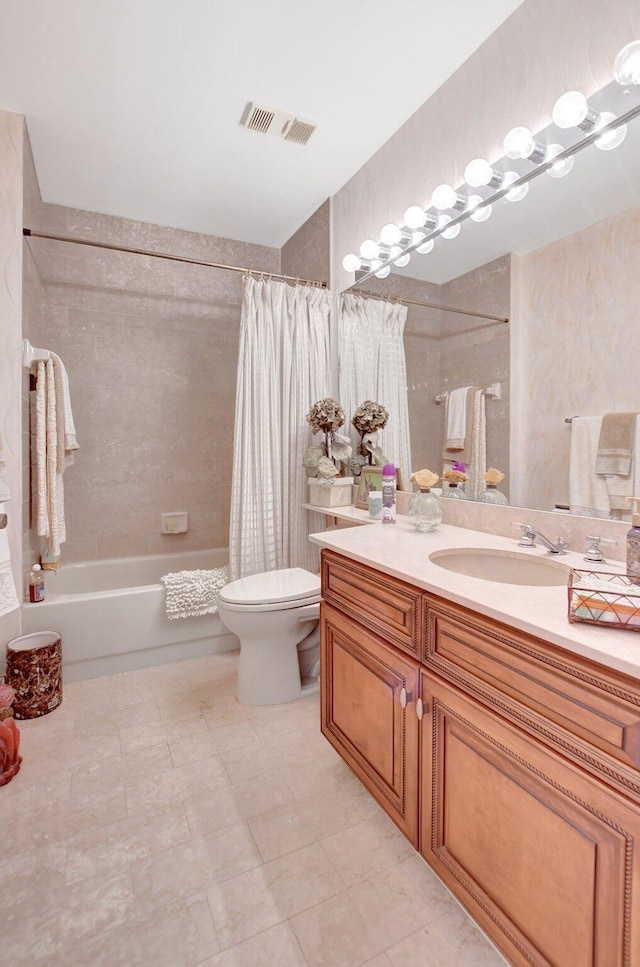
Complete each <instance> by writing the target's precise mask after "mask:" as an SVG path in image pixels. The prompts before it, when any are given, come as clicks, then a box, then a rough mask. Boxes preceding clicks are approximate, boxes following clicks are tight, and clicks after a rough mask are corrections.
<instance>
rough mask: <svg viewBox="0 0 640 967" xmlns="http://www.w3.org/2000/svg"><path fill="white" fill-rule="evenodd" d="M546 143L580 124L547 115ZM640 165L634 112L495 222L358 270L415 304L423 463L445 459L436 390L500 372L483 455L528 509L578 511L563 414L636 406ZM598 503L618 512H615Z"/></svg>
mask: <svg viewBox="0 0 640 967" xmlns="http://www.w3.org/2000/svg"><path fill="white" fill-rule="evenodd" d="M589 104H590V106H591V107H592V108H593V109H594V110H599V111H603V110H609V111H612V112H613V113H615V114H616V115H621V114H623V113H626V112H627V111H629V109H630V108H633V107H634V106H635V107H637V106H638V104H640V91H639V89H638V88H634V89H632V90H631V91H630V92H628V91H625V90H624V89H622V88H621V87H620V86H619V85H617V84H611V85H608V87H607V88H604V89H603V90H602V91H600V92H599V93H598V94H596V95H594V97H592V98H590V101H589ZM574 137H575V131H574ZM536 140H538V141H540V142H542V143H544V144H550V143H552V142H555V141H562V143H563V145H567V144H570V143H571V132H567V131H561V130H560V129H559V128H557V127H556V126H555V125H550V126H549V128H548V129H546V130H545V131H543V132H540V133H539V134H537V135H536ZM492 167H493V168H494V169H496V170H499V171H506V170H510V169H512V170H517V171H518V173H525V172H526V171H527V170H528V169H530V168H531V164H530V163H529V162H528V161H526V160H525V159H522V160H513V159H511V158H506V157H505V158H502V159H500V160H498V161H496V162H493V161H492ZM639 170H640V121H638V120H634V121H633V122H631V123H630V124H629V125H628V132H627V136H626V139H625V140H624V142H623V143H622V144H620V146H619V147H617V148H616V149H615V150H614V151H603V150H598V149H597V148H595V147H594V146H593V145H590V146H589V147H587V148H585V150H584V151H582V152H581V153H579V154H576V156H575V164H574V166H573V170H572V171H571V172H570V174H569V175H568V176H567V177H565V178H562V179H552V178H548V177H547V176H546V175H541V176H540V177H539V178H537V179H536V180H534V181H532V182H531V183H530V186H529V187H530V190H529V192H528V194H527V196H526V198H524V199H523V200H522V201H520V202H518V203H517V204H513V203H509V202H508V201H507V200H506V199H504V198H502V199H501V200H498V201H497V202H496V203H495V204H494V205H493V212H492V216H491V218H490V219H488V220H487V221H485V222H482V223H476V222H474V221H471V220H466V221H464V222H463V223H462V225H461V231H460V234H459V236H458V237H456V238H454V239H451V240H446V239H443V238H437V239H436V240H435V245H434V248H433V250H432V251H431V252H430V253H429V254H426V255H419V254H417V253H415V252H412V253H411V260H410V262H409V264H408V265H407V266H405V267H403V268H398V267H396V266H395V265H394V266H392V270H393V271H392V273H391V275H390V276H389V277H388V278H387V279H384V280H383V279H378V278H376V277H375V276H369V275H366V274H365V275H363V274H362V273H361V280H357V281H356V284H355V286H354V290H355V291H358V289H359V288H360V289H364V290H366V291H367V292H370V293H372V295H373V294H375V295H376V296H378V297H379V296H381V295H382V296H385V297H389V298H399V299H400V300H401V301H403V302H405V301H406V302H407V304H408V319H407V325H406V329H405V350H406V356H407V379H408V397H409V413H410V427H411V446H412V466H413V467H422V466H429V467H433V469H436V470H438V469H439V468H441V467H442V459H441V458H442V452H443V435H444V412H443V411H444V407H443V406H439V405H438V404H437V403H436V402H435V398H436V396H440V395H442V394H444V393H446V392H448V391H450V390H451V389H454V388H456V387H461V386H466V385H475V386H481V387H487V386H489V385H490V384H492V383H495V382H500V383H501V384H502V398H501V399H500V400H495V401H490V400H487V403H486V416H487V465H488V466H493V467H497V468H498V469H500V470H502V471H504V472H505V474H506V478H505V480H504V481H503V482H502V484H501V486H500V489H501V490H503V491H504V492H505V493H507V494H508V495H509V496H510V500H511V502H512V503H514V504H518V505H521V506H526V507H531V508H536V509H543V510H552V509H554V507H556V506H557V505H562V506H567V507H568V506H569V505H570V504H572V503H573V505H574V509H576V508H575V504H576V501H575V500H573V501H572V495H571V493H570V488H569V482H570V477H571V472H570V448H571V424H570V423H566V422H565V420H566V419H568V418H570V417H572V416H575V415H580V416H594V417H601V416H602V415H603V414H605V413H608V412H617V411H634V412H635V411H639V410H640V393H639V392H638V390H637V385H638V382H637V375H636V360H637V359H638V358H640V325H639V323H640V279H639V278H638V271H637V265H638V255H639V254H640V179H638V178H637V172H638V171H639ZM480 190H481V189H476V188H474V189H468V191H469V192H471V191H474V192H475V191H480ZM458 191H459V192H460V193H463V194H464V193H466V192H467V189H466V188H463V189H458ZM407 201H408V203H409V202H411V199H408V200H407ZM414 303H431V304H434V303H435V304H437V305H439V306H448V307H452V308H458V309H460V308H462V309H466V310H467V311H468V312H469V313H470V314H469V315H458V314H456V313H454V312H451V311H448V310H445V309H433V308H429V307H426V306H424V305H421V304H417V305H416V304H414ZM483 315H492V316H494V317H496V318H495V319H486V318H483V317H482V316H483ZM501 317H502V318H505V317H508V318H509V320H510V321H509V323H508V324H505V323H504V322H499V321H497V320H498V319H499V318H501ZM638 456H639V457H640V454H639V455H638ZM636 462H637V463H638V465H639V468H638V469H640V459H639V460H638V461H636ZM628 483H629V485H632V484H633V480H630V481H628ZM638 484H639V485H640V476H639V479H638ZM594 503H597V501H594ZM614 503H615V502H614ZM590 509H591V511H592V512H593V514H594V515H595V516H609V512H610V508H604V507H602V506H599V507H598V506H592V507H591V508H590ZM585 510H587V508H584V507H583V512H584V511H585ZM611 512H612V516H621V515H622V516H625V517H626V515H625V514H624V513H622V512H621V511H618V510H616V509H615V508H611Z"/></svg>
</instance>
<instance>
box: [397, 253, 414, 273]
mask: <svg viewBox="0 0 640 967" xmlns="http://www.w3.org/2000/svg"><path fill="white" fill-rule="evenodd" d="M410 261H411V255H410V254H409V253H406V254H405V255H401V256H400V258H399V259H396V260H395V262H394V263H393V264H394V265H397V266H398V268H399V269H402V268H404V266H405V265H408V264H409V262H410Z"/></svg>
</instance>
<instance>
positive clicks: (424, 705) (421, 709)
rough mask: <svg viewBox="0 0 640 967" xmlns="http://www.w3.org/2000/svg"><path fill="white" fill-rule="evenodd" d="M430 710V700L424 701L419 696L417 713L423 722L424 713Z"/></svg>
mask: <svg viewBox="0 0 640 967" xmlns="http://www.w3.org/2000/svg"><path fill="white" fill-rule="evenodd" d="M428 711H429V703H428V702H423V701H422V699H421V698H417V699H416V715H417V716H418V718H419V720H420V721H421V722H422V716H423V715H424V713H425V712H428Z"/></svg>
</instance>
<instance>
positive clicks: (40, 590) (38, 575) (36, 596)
mask: <svg viewBox="0 0 640 967" xmlns="http://www.w3.org/2000/svg"><path fill="white" fill-rule="evenodd" d="M639 533H640V531H639ZM29 601H31V602H32V603H35V602H37V601H44V574H43V573H42V568H41V567H40V565H39V564H34V565H33V567H32V568H31V574H30V575H29Z"/></svg>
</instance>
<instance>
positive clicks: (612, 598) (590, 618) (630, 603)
mask: <svg viewBox="0 0 640 967" xmlns="http://www.w3.org/2000/svg"><path fill="white" fill-rule="evenodd" d="M568 593H569V621H586V622H587V623H588V624H592V625H602V626H603V627H605V628H626V629H627V630H628V631H640V585H639V584H634V582H633V581H632V580H631V578H629V577H627V575H626V574H611V573H610V572H604V571H583V570H578V569H577V568H574V569H573V570H572V571H571V573H570V575H569V583H568Z"/></svg>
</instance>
